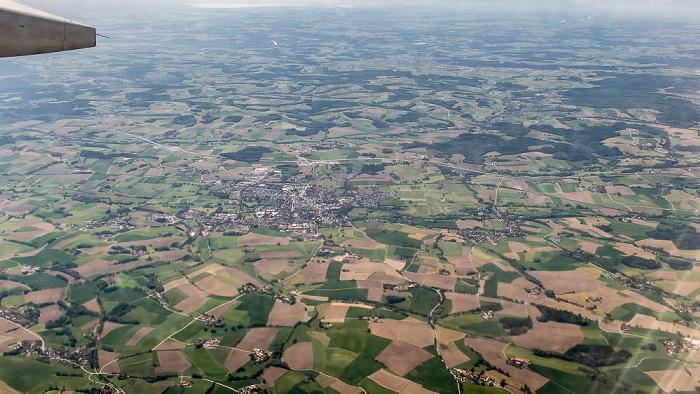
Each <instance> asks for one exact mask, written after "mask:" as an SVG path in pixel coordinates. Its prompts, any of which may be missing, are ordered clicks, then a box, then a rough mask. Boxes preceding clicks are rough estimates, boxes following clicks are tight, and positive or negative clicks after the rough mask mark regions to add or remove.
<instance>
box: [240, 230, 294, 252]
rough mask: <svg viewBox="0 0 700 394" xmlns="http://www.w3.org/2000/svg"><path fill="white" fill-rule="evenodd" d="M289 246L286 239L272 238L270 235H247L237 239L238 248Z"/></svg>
mask: <svg viewBox="0 0 700 394" xmlns="http://www.w3.org/2000/svg"><path fill="white" fill-rule="evenodd" d="M277 244H280V245H289V239H288V238H282V237H273V236H270V235H262V234H256V233H248V234H246V235H244V236H242V237H238V247H239V248H240V247H242V246H256V245H277Z"/></svg>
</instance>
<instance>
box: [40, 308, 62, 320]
mask: <svg viewBox="0 0 700 394" xmlns="http://www.w3.org/2000/svg"><path fill="white" fill-rule="evenodd" d="M39 313H40V315H39V323H46V322H48V321H52V320H56V319H58V318H59V317H61V316H63V311H62V310H61V308H60V307H59V306H58V305H57V304H53V305H49V306H44V307H41V308H39Z"/></svg>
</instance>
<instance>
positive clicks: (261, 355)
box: [250, 348, 272, 364]
mask: <svg viewBox="0 0 700 394" xmlns="http://www.w3.org/2000/svg"><path fill="white" fill-rule="evenodd" d="M271 356H272V352H269V351H267V350H264V349H257V348H255V349H253V352H252V353H250V358H252V359H253V362H255V363H256V364H260V363H263V362H265V361H267V360H268V359H269V358H270V357H271Z"/></svg>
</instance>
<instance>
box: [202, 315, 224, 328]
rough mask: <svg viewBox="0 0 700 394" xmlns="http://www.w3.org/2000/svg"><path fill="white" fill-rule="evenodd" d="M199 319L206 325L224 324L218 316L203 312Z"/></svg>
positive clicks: (221, 325) (220, 325) (217, 325)
mask: <svg viewBox="0 0 700 394" xmlns="http://www.w3.org/2000/svg"><path fill="white" fill-rule="evenodd" d="M199 319H200V320H202V321H204V324H205V325H206V326H207V327H212V326H214V327H223V326H224V325H225V324H224V322H223V321H222V320H221V319H220V318H218V317H216V316H214V315H207V314H206V313H203V314H202V316H200V317H199Z"/></svg>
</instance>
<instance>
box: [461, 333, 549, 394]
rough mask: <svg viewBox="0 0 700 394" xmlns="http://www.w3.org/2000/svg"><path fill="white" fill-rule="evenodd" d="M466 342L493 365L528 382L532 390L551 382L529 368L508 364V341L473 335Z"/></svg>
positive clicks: (521, 380) (513, 376)
mask: <svg viewBox="0 0 700 394" xmlns="http://www.w3.org/2000/svg"><path fill="white" fill-rule="evenodd" d="M464 343H465V344H466V345H467V346H469V347H470V348H472V349H474V350H476V351H477V352H479V353H481V355H482V356H483V357H484V358H485V359H486V360H487V361H488V362H490V363H491V365H493V366H495V367H498V368H501V369H502V370H504V371H506V372H508V373H509V374H510V376H511V377H512V378H513V379H516V380H518V381H520V382H522V383H525V384H527V385H528V386H529V387H530V389H532V390H538V389H539V388H541V387H542V386H544V385H545V384H546V383H547V382H549V379H547V378H545V377H542V376H540V375H538V374H536V373H535V372H532V371H530V370H528V369H520V368H516V367H514V366H512V365H508V364H507V363H506V356H505V354H504V350H505V349H506V347H508V344H506V343H503V342H499V341H496V340H495V339H488V338H472V337H467V338H465V339H464Z"/></svg>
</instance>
